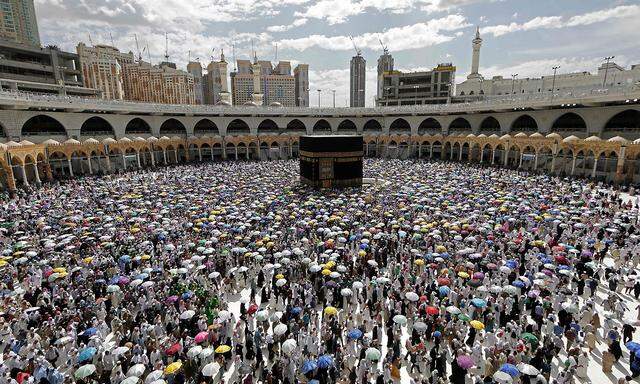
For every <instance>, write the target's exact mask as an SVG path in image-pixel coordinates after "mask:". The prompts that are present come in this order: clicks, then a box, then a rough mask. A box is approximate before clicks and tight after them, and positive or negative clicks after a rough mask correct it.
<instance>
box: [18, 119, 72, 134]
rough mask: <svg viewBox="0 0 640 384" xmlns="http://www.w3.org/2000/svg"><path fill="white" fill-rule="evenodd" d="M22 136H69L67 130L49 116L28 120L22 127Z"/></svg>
mask: <svg viewBox="0 0 640 384" xmlns="http://www.w3.org/2000/svg"><path fill="white" fill-rule="evenodd" d="M21 134H22V135H23V136H36V135H47V136H48V135H64V136H67V130H66V129H65V127H64V126H63V125H62V124H61V123H60V122H59V121H58V120H56V119H54V118H53V117H51V116H48V115H37V116H34V117H32V118H30V119H29V120H27V121H26V122H25V123H24V124H23V125H22V130H21Z"/></svg>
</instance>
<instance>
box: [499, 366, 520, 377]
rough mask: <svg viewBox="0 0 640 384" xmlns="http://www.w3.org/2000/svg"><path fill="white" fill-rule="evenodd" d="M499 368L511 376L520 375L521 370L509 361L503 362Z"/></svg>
mask: <svg viewBox="0 0 640 384" xmlns="http://www.w3.org/2000/svg"><path fill="white" fill-rule="evenodd" d="M499 370H500V371H501V372H504V373H507V374H509V376H511V377H517V376H519V375H520V371H519V370H518V368H517V367H516V366H515V365H513V364H509V363H505V364H502V366H501V367H500V369H499Z"/></svg>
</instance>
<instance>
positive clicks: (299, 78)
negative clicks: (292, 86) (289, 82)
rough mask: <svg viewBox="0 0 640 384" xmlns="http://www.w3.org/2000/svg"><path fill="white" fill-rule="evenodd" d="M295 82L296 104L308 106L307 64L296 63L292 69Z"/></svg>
mask: <svg viewBox="0 0 640 384" xmlns="http://www.w3.org/2000/svg"><path fill="white" fill-rule="evenodd" d="M293 77H294V78H295V83H296V106H298V107H308V106H309V64H298V66H297V67H295V69H294V70H293Z"/></svg>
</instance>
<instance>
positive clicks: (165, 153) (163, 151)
mask: <svg viewBox="0 0 640 384" xmlns="http://www.w3.org/2000/svg"><path fill="white" fill-rule="evenodd" d="M162 158H163V160H164V165H167V150H166V149H165V148H162Z"/></svg>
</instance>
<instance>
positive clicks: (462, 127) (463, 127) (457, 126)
mask: <svg viewBox="0 0 640 384" xmlns="http://www.w3.org/2000/svg"><path fill="white" fill-rule="evenodd" d="M452 130H453V131H470V130H471V124H470V123H469V120H467V119H465V118H464V117H458V118H457V119H455V120H453V121H452V122H451V124H449V131H452Z"/></svg>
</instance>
